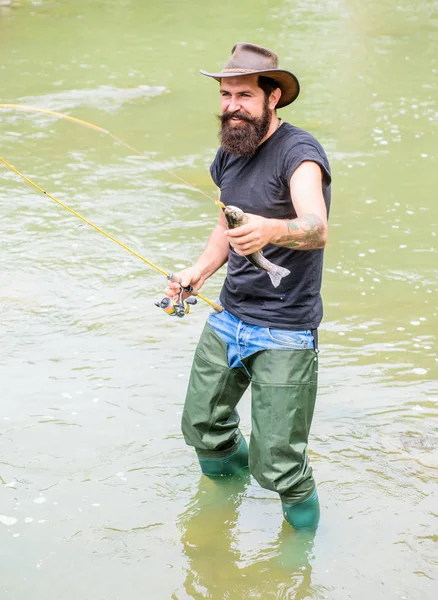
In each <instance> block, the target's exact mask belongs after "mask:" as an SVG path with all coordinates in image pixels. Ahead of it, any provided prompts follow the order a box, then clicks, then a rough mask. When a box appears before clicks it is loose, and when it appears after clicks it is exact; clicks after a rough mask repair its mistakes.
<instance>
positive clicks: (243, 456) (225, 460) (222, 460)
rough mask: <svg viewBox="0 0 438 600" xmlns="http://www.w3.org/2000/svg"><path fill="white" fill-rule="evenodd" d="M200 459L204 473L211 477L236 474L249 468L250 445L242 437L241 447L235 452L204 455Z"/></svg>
mask: <svg viewBox="0 0 438 600" xmlns="http://www.w3.org/2000/svg"><path fill="white" fill-rule="evenodd" d="M198 460H199V464H200V465H201V470H202V472H203V473H204V475H208V476H209V477H219V476H221V475H235V474H236V473H238V472H239V471H241V470H242V469H247V468H248V445H247V443H246V441H245V438H244V437H242V441H241V442H240V445H239V447H238V448H237V450H235V451H234V452H233V454H230V455H229V456H222V457H218V458H215V457H208V458H207V457H205V456H202V457H198Z"/></svg>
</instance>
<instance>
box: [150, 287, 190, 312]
mask: <svg viewBox="0 0 438 600" xmlns="http://www.w3.org/2000/svg"><path fill="white" fill-rule="evenodd" d="M183 291H184V290H183V289H181V291H180V293H179V298H178V300H177V301H176V302H175V301H174V300H171V299H170V298H169V297H168V296H165V297H164V298H162V299H161V300H160V301H159V302H155V306H158V308H162V309H163V310H164V312H165V313H167V314H168V315H169V316H171V317H179V318H180V319H182V318H183V317H185V315H187V314H188V313H189V311H190V306H194V305H195V304H196V303H197V300H196V298H192V297H190V298H186V300H183V298H182V295H183Z"/></svg>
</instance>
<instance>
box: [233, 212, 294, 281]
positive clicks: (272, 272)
mask: <svg viewBox="0 0 438 600" xmlns="http://www.w3.org/2000/svg"><path fill="white" fill-rule="evenodd" d="M223 211H224V214H225V218H226V220H227V224H228V229H235V228H236V227H240V226H241V225H244V224H245V223H248V222H249V219H248V216H247V215H246V214H245V213H244V212H243V210H241V209H240V208H237V207H236V206H226V207H225V208H224V209H223ZM245 258H246V259H247V260H248V261H249V262H250V263H251V264H252V265H253V266H254V267H255V268H256V269H263V270H264V271H266V272H267V274H268V275H269V277H270V279H271V281H272V285H273V286H274V287H278V286H279V285H280V282H281V280H282V279H283V277H286V276H287V275H289V273H290V271H289V269H285V268H284V267H278V266H277V265H274V264H273V263H271V262H270V261H269V260H268V259H267V258H265V257H264V256H263V252H262V251H261V250H257V252H253V253H252V254H248V255H247V256H245Z"/></svg>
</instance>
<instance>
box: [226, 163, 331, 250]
mask: <svg viewBox="0 0 438 600" xmlns="http://www.w3.org/2000/svg"><path fill="white" fill-rule="evenodd" d="M290 193H291V199H292V203H293V206H294V208H295V212H296V214H297V218H296V219H292V220H288V219H266V218H265V217H260V216H258V215H248V217H249V220H250V221H249V223H247V224H245V225H242V226H241V227H237V228H236V229H230V230H227V231H226V233H225V235H226V236H227V238H228V239H229V240H230V243H231V244H232V246H233V247H234V249H235V250H236V252H238V254H242V255H243V256H245V255H247V254H251V253H252V252H256V251H257V250H260V249H261V248H263V247H264V246H266V244H276V245H277V246H283V247H285V248H293V249H295V250H314V249H317V248H324V246H325V245H326V242H327V210H326V206H325V202H324V197H323V194H322V173H321V169H320V167H319V165H318V164H317V163H315V162H311V161H305V162H303V163H301V165H300V166H299V167H298V169H297V170H296V171H295V172H294V174H293V175H292V177H291V180H290Z"/></svg>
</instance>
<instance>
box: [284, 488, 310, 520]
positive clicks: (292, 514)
mask: <svg viewBox="0 0 438 600" xmlns="http://www.w3.org/2000/svg"><path fill="white" fill-rule="evenodd" d="M281 505H282V507H283V515H284V518H285V519H286V521H287V522H288V523H289V525H292V527H293V528H294V529H316V528H317V527H318V523H319V499H318V493H317V491H316V490H315V491H314V492H313V494H312V495H311V496H310V498H307V500H304V501H303V502H298V504H286V503H284V502H282V503H281Z"/></svg>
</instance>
